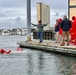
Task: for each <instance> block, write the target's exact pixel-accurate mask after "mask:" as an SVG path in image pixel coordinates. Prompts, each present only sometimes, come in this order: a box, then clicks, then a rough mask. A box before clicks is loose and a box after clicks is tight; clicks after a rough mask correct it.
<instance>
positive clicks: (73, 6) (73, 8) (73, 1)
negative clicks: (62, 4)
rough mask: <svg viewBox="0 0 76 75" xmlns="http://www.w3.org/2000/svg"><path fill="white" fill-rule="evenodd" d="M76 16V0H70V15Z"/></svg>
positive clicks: (70, 16)
mask: <svg viewBox="0 0 76 75" xmlns="http://www.w3.org/2000/svg"><path fill="white" fill-rule="evenodd" d="M72 16H76V0H68V17H69V19H71V18H72Z"/></svg>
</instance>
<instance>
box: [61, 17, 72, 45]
mask: <svg viewBox="0 0 76 75" xmlns="http://www.w3.org/2000/svg"><path fill="white" fill-rule="evenodd" d="M71 26H72V25H71V22H70V20H69V19H68V18H67V16H64V17H63V20H62V22H61V24H60V27H61V28H62V43H61V44H60V46H64V45H65V36H66V38H67V46H69V30H70V28H71Z"/></svg>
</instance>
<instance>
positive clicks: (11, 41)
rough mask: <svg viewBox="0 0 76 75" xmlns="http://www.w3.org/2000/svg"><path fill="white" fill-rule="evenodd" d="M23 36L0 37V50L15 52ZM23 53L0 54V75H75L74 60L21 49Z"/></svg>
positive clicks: (75, 61)
mask: <svg viewBox="0 0 76 75" xmlns="http://www.w3.org/2000/svg"><path fill="white" fill-rule="evenodd" d="M25 40H26V37H25V36H0V48H3V49H6V50H9V49H10V50H13V51H14V50H16V48H17V47H18V45H17V41H25ZM23 50H24V53H13V54H10V55H4V54H0V75H76V74H73V73H74V72H76V71H75V69H76V58H75V57H69V56H65V55H59V54H54V53H45V52H42V51H36V50H31V49H26V48H25V49H23Z"/></svg>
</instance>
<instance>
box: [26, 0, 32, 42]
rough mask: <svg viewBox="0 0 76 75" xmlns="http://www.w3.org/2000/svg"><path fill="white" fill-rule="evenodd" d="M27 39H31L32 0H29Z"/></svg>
mask: <svg viewBox="0 0 76 75" xmlns="http://www.w3.org/2000/svg"><path fill="white" fill-rule="evenodd" d="M27 41H31V0H27Z"/></svg>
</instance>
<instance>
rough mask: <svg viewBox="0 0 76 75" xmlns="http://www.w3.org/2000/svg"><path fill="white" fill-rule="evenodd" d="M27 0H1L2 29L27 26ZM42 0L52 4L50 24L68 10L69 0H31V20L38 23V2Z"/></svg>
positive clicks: (0, 25)
mask: <svg viewBox="0 0 76 75" xmlns="http://www.w3.org/2000/svg"><path fill="white" fill-rule="evenodd" d="M26 2H27V0H0V29H1V28H8V29H9V28H10V29H11V28H18V27H19V28H23V27H27V24H26V22H27V19H26V15H27V14H26ZM38 2H42V3H44V4H47V5H49V6H50V26H53V25H54V24H55V20H56V19H57V18H60V17H61V18H62V17H63V16H64V15H67V12H68V10H67V9H68V0H31V22H32V23H37V12H36V10H37V9H36V4H37V3H38Z"/></svg>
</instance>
